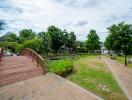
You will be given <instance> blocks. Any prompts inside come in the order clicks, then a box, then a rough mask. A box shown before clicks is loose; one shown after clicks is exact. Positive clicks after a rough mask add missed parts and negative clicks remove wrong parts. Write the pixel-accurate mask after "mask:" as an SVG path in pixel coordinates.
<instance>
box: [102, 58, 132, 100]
mask: <svg viewBox="0 0 132 100" xmlns="http://www.w3.org/2000/svg"><path fill="white" fill-rule="evenodd" d="M103 60H104V61H105V62H106V64H107V65H108V67H109V69H110V70H111V71H112V72H113V74H114V76H115V78H116V80H117V81H118V83H119V85H120V86H121V87H122V89H123V91H124V93H125V94H126V96H127V97H128V99H129V100H132V70H130V69H128V68H126V67H125V66H122V65H121V64H119V63H118V62H116V61H115V60H111V59H109V58H106V57H104V58H103Z"/></svg>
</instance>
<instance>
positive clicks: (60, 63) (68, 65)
mask: <svg viewBox="0 0 132 100" xmlns="http://www.w3.org/2000/svg"><path fill="white" fill-rule="evenodd" d="M72 70H73V62H72V61H71V60H68V59H62V60H53V61H51V62H50V63H49V64H48V71H50V72H53V73H56V74H58V75H60V76H63V77H65V76H66V75H67V74H69V73H71V72H72Z"/></svg>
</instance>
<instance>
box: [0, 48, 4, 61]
mask: <svg viewBox="0 0 132 100" xmlns="http://www.w3.org/2000/svg"><path fill="white" fill-rule="evenodd" d="M2 54H3V48H0V62H1V59H2Z"/></svg>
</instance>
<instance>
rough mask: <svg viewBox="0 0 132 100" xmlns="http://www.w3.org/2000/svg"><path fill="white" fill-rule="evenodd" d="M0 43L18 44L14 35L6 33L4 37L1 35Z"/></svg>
mask: <svg viewBox="0 0 132 100" xmlns="http://www.w3.org/2000/svg"><path fill="white" fill-rule="evenodd" d="M0 41H1V42H18V41H19V40H18V37H17V35H16V34H15V33H11V32H9V33H7V34H5V35H3V36H2V37H0Z"/></svg>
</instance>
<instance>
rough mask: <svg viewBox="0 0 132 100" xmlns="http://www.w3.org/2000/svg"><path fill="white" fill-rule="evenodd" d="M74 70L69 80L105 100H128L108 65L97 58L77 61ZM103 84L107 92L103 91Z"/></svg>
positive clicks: (82, 58) (84, 58) (90, 57)
mask: <svg viewBox="0 0 132 100" xmlns="http://www.w3.org/2000/svg"><path fill="white" fill-rule="evenodd" d="M74 70H75V72H73V73H72V74H71V75H69V76H68V77H67V79H69V80H71V81H72V82H74V83H76V84H78V85H80V86H81V87H83V88H85V89H87V90H89V91H91V92H93V93H95V94H96V95H98V96H100V97H102V98H104V99H105V100H106V99H107V100H126V99H127V98H126V96H125V95H124V94H123V92H122V90H121V89H120V87H119V85H118V84H117V82H116V81H115V78H114V77H113V75H112V73H111V72H110V71H109V69H108V68H107V67H106V64H105V63H104V62H102V61H101V60H99V59H98V57H97V56H95V55H94V56H91V55H90V56H86V57H81V58H80V59H77V60H75V61H74ZM102 84H103V86H104V85H105V86H106V88H105V90H103V86H101V85H102ZM105 86H104V87H105ZM107 91H108V92H107Z"/></svg>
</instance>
